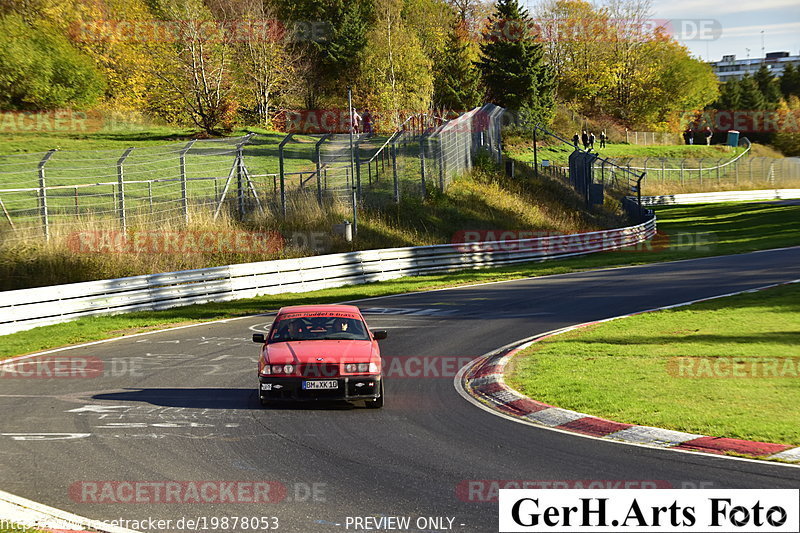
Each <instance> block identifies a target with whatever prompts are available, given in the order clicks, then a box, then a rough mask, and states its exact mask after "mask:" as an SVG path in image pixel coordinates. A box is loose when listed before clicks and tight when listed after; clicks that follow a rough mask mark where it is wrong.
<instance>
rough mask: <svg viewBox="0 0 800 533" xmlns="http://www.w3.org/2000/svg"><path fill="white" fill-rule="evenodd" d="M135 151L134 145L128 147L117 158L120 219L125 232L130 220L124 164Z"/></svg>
mask: <svg viewBox="0 0 800 533" xmlns="http://www.w3.org/2000/svg"><path fill="white" fill-rule="evenodd" d="M131 152H133V147H131V148H128V149H127V150H125V151H124V152H123V153H122V157H120V158H119V159H118V160H117V184H118V190H117V194H118V195H119V221H120V223H121V224H122V231H123V232H125V231H126V230H127V229H128V220H127V219H126V218H125V171H124V170H123V164H124V163H125V160H126V159H127V158H128V155H130V153H131Z"/></svg>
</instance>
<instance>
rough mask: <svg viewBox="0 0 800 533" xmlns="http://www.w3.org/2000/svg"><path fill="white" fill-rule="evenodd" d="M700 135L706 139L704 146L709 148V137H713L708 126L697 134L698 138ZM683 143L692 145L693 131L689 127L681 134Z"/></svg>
mask: <svg viewBox="0 0 800 533" xmlns="http://www.w3.org/2000/svg"><path fill="white" fill-rule="evenodd" d="M700 135H702V136H703V137H705V139H706V146H711V136H712V135H714V132H713V131H711V127H710V126H706V127H705V129H703V131H701V132H698V137H699V136H700ZM683 142H684V143H686V144H694V130H693V129H692V127H691V126H689V127H688V128H686V130H685V131H684V132H683Z"/></svg>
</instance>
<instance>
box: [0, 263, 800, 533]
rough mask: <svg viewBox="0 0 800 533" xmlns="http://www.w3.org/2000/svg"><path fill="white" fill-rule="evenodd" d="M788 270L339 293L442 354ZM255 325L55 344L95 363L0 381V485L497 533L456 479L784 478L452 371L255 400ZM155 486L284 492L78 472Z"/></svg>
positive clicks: (652, 268) (408, 342) (392, 339)
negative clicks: (527, 420) (545, 423)
mask: <svg viewBox="0 0 800 533" xmlns="http://www.w3.org/2000/svg"><path fill="white" fill-rule="evenodd" d="M797 278H800V247H795V248H789V249H784V250H776V251H769V252H761V253H751V254H744V255H738V256H725V257H717V258H708V259H701V260H692V261H685V262H676V263H667V264H653V265H647V266H640V267H631V268H618V269H609V270H602V271H595V272H586V273H575V274H568V275H559V276H552V277H547V278H539V279H529V280H520V281H513V282H505V283H495V284H487V285H480V286H472V287H464V288H459V289H452V290H443V291H434V292H428V293H417V294H408V295H401V296H395V297H385V298H378V299H371V300H364V301H360V302H358V303H357V305H359V307H361V308H362V310H365V312H366V316H367V320H368V322H369V323H370V326H371V327H372V328H373V329H383V328H385V329H387V330H389V338H388V339H387V340H385V341H382V342H381V346H382V352H383V355H384V356H409V357H416V358H419V360H420V361H424V360H429V359H436V358H443V357H446V358H451V360H458V358H466V357H469V358H474V357H477V356H479V355H482V354H484V353H486V352H489V351H492V350H494V349H496V348H498V347H500V346H503V345H505V344H508V343H510V342H512V341H515V340H518V339H521V338H524V337H528V336H530V335H533V334H536V333H539V332H544V331H548V330H551V329H554V328H559V327H563V326H567V325H571V324H575V323H579V322H586V321H591V320H596V319H602V318H606V317H610V316H615V315H619V314H624V313H630V312H635V311H640V310H645V309H649V308H653V307H658V306H664V305H669V304H674V303H679V302H683V301H687V300H693V299H697V298H703V297H708V296H714V295H719V294H724V293H728V292H733V291H738V290H744V289H748V288H755V287H760V286H764V285H768V284H772V283H778V282H783V281H789V280H792V279H797ZM270 320H271V319H270V317H268V316H257V317H249V318H245V319H238V320H231V321H226V322H218V323H212V324H205V325H200V326H196V327H190V328H183V329H177V330H173V331H166V332H161V333H156V334H150V335H143V336H136V337H131V338H128V339H123V340H119V341H115V342H111V343H103V344H96V345H93V346H88V347H82V348H77V349H74V350H70V351H66V352H61V353H59V354H58V355H59V356H69V357H78V358H87V359H86V360H93V359H91V358H98V359H100V360H102V361H103V365H104V366H103V372H104V373H105V375H104V376H101V377H93V378H83V379H69V378H55V379H54V378H50V379H35V378H28V379H3V380H2V381H1V382H2V389H0V416H1V417H2V423H1V424H0V428H2V429H0V464H2V469H1V470H0V487H2V488H3V490H6V491H8V492H11V493H14V494H17V495H20V496H23V497H25V498H30V499H33V500H36V501H39V502H41V503H44V504H46V505H52V506H55V507H59V508H61V509H65V510H67V511H70V512H74V513H77V514H80V515H83V516H88V517H91V518H95V519H99V520H114V519H118V518H120V517H122V518H126V519H137V520H141V519H146V518H149V517H152V518H163V519H172V520H178V519H180V518H181V517H186V518H198V517H207V520H210V519H211V518H212V517H217V519H219V518H220V517H233V516H248V517H278V519H279V524H280V526H279V528H278V530H279V531H292V532H295V531H296V532H328V531H346V530H348V529H346V526H347V521H346V517H348V516H358V517H364V516H373V517H381V516H408V517H411V520H412V521H411V524H412V527H411V530H412V531H419V530H424V531H441V530H444V529H442V528H441V527H438V526H437V524H436V523H435V522H430V523H428V524H427V525H425V527H422V528H420V529H417V528H416V527H415V526H414V523H415V520H416V519H417V518H418V517H449V518H452V519H454V520H453V523H452V526H451V529H450V530H452V531H464V532H467V531H469V532H491V531H497V515H498V513H497V503H496V501H471V500H482V499H490V498H491V495H487V493H486V492H485V491H481V490H477V491H474V492H473V493H470V492H469V491H461V490H457V488H458V487H461V488H464V487H466V486H468V485H466V483H467V482H468V481H470V480H473V481H475V480H538V481H551V480H572V481H575V480H604V481H612V480H628V481H632V482H634V485H635V483H636V482H638V481H649V482H656V483H657V484H658V485H659V486H662V487H663V486H665V484H669V485H668V486H671V487H677V488H681V487H686V488H692V487H701V488H798V487H800V468H795V467H789V466H782V465H777V464H766V463H757V462H750V461H741V460H732V459H726V458H722V457H713V456H703V455H695V454H686V453H677V452H671V451H665V450H658V449H651V448H643V447H635V446H625V445H619V444H614V443H609V442H603V441H599V440H593V439H588V438H582V437H579V436H575V435H568V434H563V433H559V432H555V431H550V430H545V429H540V428H536V427H530V426H526V425H523V424H518V423H514V422H512V421H508V420H505V419H502V418H500V417H497V416H494V415H492V414H490V413H487V412H485V411H483V410H481V409H479V408H477V407H476V406H474V405H472V404H470V403H469V402H467V401H465V400H464V399H463V398H462V397H461V396H459V394H458V393H457V391H456V390H455V388H454V386H453V378H452V372H451V373H450V374H449V375H447V376H446V377H435V376H425V377H418V378H410V377H395V378H394V379H391V378H389V379H387V381H386V396H387V400H386V401H387V403H386V407H385V408H383V409H380V410H371V409H364V408H363V407H362V406H360V405H356V406H350V405H337V404H333V405H330V404H320V405H316V404H313V405H299V406H288V407H279V408H274V409H273V408H271V409H262V408H261V407H260V406H259V402H258V398H257V396H256V389H255V387H256V382H257V378H256V360H257V352H258V347H257V346H256V345H255V344H253V343H252V342H250V335H251V334H252V332H253V331H262V330H264V329H265V328H266V327H267V326H268V325H269V323H270ZM415 368H416V367H415ZM430 368H434V367H433V364H431V366H430V367H429V373H431V372H432V371H430ZM55 433H63V434H67V435H53V434H55ZM168 480H177V481H204V480H218V481H272V482H278V483H280V484H282V486H283V487H285V489H286V497H285V498H282V501H280V502H279V503H266V504H265V503H215V500H214V498H213V497H210V498H209V499H208V500H204V501H203V502H202V503H184V504H178V503H147V502H146V501H139V502H137V503H113V502H111V501H108V499H107V498H106V501H105V503H97V502H93V501H92V493H91V491H89V492H86V487H87V486H88V487H95V486H110V485H109V484H100V485H92V482H103V481H106V482H112V481H113V482H137V481H138V482H159V481H168ZM113 486H115V487H117V486H119V484H117V485H113ZM137 486H141V484H140V485H137ZM472 486H473V487H476V486H477V487H482V486H487V485H476V484H473V485H472ZM92 490H93V489H92ZM495 496H496V495H495ZM141 499H145V498H144V497H142V498H140V500H141ZM444 523H445V524H447V523H448V522H447V521H446V520H445V522H444ZM209 525H210V523H209ZM176 529H177V528H175V527H174V526H173V528H172V530H176ZM183 530H186V528H183ZM206 530H208V531H211V530H212V529H211V528H206ZM218 530H234V528H232V527H230V526H229V527H227V528H221V527H220V528H218ZM235 530H240V531H246V530H252V529H250V528H244V529H243V528H236V529H235ZM349 530H350V531H353V530H354V529H353V526H352V525H350V527H349ZM152 531H155V530H152ZM362 531H363V530H362Z"/></svg>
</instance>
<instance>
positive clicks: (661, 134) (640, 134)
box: [625, 130, 683, 146]
mask: <svg viewBox="0 0 800 533" xmlns="http://www.w3.org/2000/svg"><path fill="white" fill-rule="evenodd" d="M625 142H626V143H628V144H638V145H642V146H647V145H672V144H683V137H682V136H681V134H680V133H671V132H665V131H628V130H625Z"/></svg>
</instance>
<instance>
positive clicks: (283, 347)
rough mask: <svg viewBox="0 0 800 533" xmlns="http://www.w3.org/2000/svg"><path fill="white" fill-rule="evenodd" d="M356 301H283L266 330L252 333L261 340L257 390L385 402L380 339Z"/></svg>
mask: <svg viewBox="0 0 800 533" xmlns="http://www.w3.org/2000/svg"><path fill="white" fill-rule="evenodd" d="M385 338H386V331H372V332H371V331H370V330H369V328H368V327H367V324H366V322H365V321H364V317H363V316H362V315H361V311H359V309H358V307H355V306H352V305H303V306H294V307H284V308H282V309H281V310H280V311H278V316H276V317H275V321H274V322H273V323H272V327H271V328H270V330H269V333H268V334H267V335H266V336H265V335H264V334H263V333H255V334H253V342H257V343H259V344H263V346H262V347H261V357H259V359H258V395H259V399H260V400H261V404H262V405H267V404H268V403H269V402H270V401H271V400H366V405H367V407H373V408H380V407H383V379H382V370H381V354H380V349H379V348H378V342H377V341H378V340H379V339H385Z"/></svg>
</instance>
